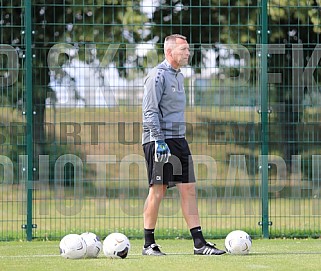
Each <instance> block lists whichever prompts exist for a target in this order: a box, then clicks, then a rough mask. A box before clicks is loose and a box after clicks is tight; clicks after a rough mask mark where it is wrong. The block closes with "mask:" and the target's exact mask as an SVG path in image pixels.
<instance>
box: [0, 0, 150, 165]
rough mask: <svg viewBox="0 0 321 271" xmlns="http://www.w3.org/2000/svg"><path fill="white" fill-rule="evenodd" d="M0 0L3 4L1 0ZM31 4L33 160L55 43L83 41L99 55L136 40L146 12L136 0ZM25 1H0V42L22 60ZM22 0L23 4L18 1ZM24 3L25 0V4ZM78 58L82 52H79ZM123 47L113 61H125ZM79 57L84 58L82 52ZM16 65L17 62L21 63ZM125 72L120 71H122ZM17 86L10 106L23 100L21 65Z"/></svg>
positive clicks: (40, 139)
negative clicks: (51, 50) (49, 55)
mask: <svg viewBox="0 0 321 271" xmlns="http://www.w3.org/2000/svg"><path fill="white" fill-rule="evenodd" d="M3 2H4V3H3ZM31 2H32V3H31V5H32V26H31V27H32V31H33V37H32V43H33V45H32V50H33V55H34V58H33V64H32V65H33V70H32V71H25V72H32V73H33V83H32V84H33V107H34V112H35V113H36V114H35V115H34V119H33V128H32V129H33V131H34V133H33V135H34V138H33V141H34V150H35V151H34V157H35V161H34V162H35V164H37V160H38V157H39V155H40V154H45V152H46V145H47V144H48V143H47V140H46V129H45V109H46V107H45V104H46V98H47V97H48V96H49V95H53V93H52V90H51V89H50V88H49V87H48V84H49V80H50V70H49V67H48V63H47V55H48V52H49V50H50V48H51V47H52V46H54V45H55V44H58V43H65V44H71V45H72V46H75V47H77V48H81V47H83V46H84V45H85V44H95V45H97V46H100V47H101V48H100V50H98V54H99V56H101V57H102V56H103V55H104V53H105V50H107V46H108V45H109V44H112V43H119V44H126V43H134V42H137V41H139V40H141V34H140V33H141V32H142V29H143V28H144V27H145V25H144V22H145V21H146V17H145V16H144V15H143V14H141V12H140V8H139V1H138V0H135V1H129V0H128V1H123V0H88V1H86V2H84V1H78V0H76V1H75V0H33V1H31ZM28 3H29V2H27V1H20V0H12V1H6V2H5V1H1V20H2V29H1V43H3V44H9V45H11V46H13V47H14V48H16V50H17V52H18V53H19V55H20V56H21V63H23V54H24V50H26V49H28V50H29V49H30V48H25V44H24V38H25V37H24V28H25V25H24V18H25V6H24V5H27V4H28ZM23 4H24V5H23ZM29 4H30V3H29ZM83 57H84V56H83ZM125 57H126V54H125V50H123V51H122V50H119V52H118V55H117V61H118V63H119V66H121V63H123V62H124V61H125ZM84 58H85V57H84ZM21 66H22V64H21ZM123 75H125V74H123ZM19 76H20V79H19V82H18V83H17V84H19V91H17V92H11V93H8V96H7V97H6V98H7V99H6V101H3V102H6V103H11V104H12V106H13V107H15V106H16V105H17V103H18V102H19V101H21V103H22V104H24V102H25V101H24V98H25V93H24V86H23V84H22V82H24V79H23V78H24V73H23V70H21V73H20V75H19Z"/></svg>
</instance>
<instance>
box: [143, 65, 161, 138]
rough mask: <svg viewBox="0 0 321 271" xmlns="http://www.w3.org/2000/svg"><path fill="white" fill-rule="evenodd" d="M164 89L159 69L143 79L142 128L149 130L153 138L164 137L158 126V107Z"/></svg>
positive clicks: (159, 112) (159, 113)
mask: <svg viewBox="0 0 321 271" xmlns="http://www.w3.org/2000/svg"><path fill="white" fill-rule="evenodd" d="M163 91H164V77H163V72H162V70H160V69H155V70H153V71H151V72H150V74H149V75H148V76H147V77H146V79H145V81H144V96H143V108H142V109H143V129H144V131H150V135H151V137H152V139H153V140H160V139H164V135H163V133H162V130H161V126H160V115H161V113H162V112H161V111H160V107H159V103H160V101H161V99H162V94H163Z"/></svg>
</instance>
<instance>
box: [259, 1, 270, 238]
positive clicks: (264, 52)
mask: <svg viewBox="0 0 321 271" xmlns="http://www.w3.org/2000/svg"><path fill="white" fill-rule="evenodd" d="M267 18H268V14H267V0H262V2H261V60H260V61H261V63H260V64H261V78H260V79H261V80H260V89H261V136H262V137H261V138H262V145H261V154H262V159H261V171H262V174H261V178H262V179H261V183H262V221H261V225H262V234H263V237H264V238H268V237H269V202H268V190H269V183H268V152H269V148H268V147H269V146H268V143H269V126H268V125H269V123H268V114H269V112H268V111H269V110H268V70H267V58H268V19H267Z"/></svg>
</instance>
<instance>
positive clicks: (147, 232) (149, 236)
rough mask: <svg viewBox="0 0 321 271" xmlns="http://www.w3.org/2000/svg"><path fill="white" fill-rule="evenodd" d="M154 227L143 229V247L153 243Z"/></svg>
mask: <svg viewBox="0 0 321 271" xmlns="http://www.w3.org/2000/svg"><path fill="white" fill-rule="evenodd" d="M154 230H155V229H144V237H145V244H144V247H145V248H146V247H148V246H150V245H151V244H155V235H154Z"/></svg>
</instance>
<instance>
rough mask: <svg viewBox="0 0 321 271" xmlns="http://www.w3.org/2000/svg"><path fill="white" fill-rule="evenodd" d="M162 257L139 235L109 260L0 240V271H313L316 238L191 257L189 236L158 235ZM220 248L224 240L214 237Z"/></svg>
mask: <svg viewBox="0 0 321 271" xmlns="http://www.w3.org/2000/svg"><path fill="white" fill-rule="evenodd" d="M158 241H159V244H160V245H161V246H162V249H163V251H164V252H166V253H167V255H166V256H164V257H149V256H142V255H141V248H142V240H137V239H135V240H130V242H131V250H130V252H129V255H128V257H127V258H125V259H109V258H106V257H105V256H104V254H103V253H101V254H100V255H99V257H98V258H97V259H79V260H70V259H64V258H62V257H61V256H60V255H59V242H57V241H43V242H41V241H32V242H25V241H22V242H1V243H0V270H1V271H7V270H10V271H11V270H12V271H15V270H24V271H38V270H45V271H51V270H55V271H56V270H57V271H64V270H68V271H80V270H95V271H99V270H108V271H112V270H117V271H127V270H128V271H129V270H130V271H136V270H137V271H143V270H157V271H162V270H164V271H165V270H166V271H168V270H186V271H189V270H191V271H192V270H193V271H196V270H202V271H206V270H211V271H212V270H237V271H242V270H247V271H248V270H278V271H282V270H319V268H320V257H321V240H320V239H296V240H293V239H275V240H274V239H273V240H268V239H257V240H253V244H252V249H251V252H250V254H249V255H243V256H241V255H240V256H236V255H228V254H226V255H223V256H194V255H193V253H192V252H193V250H192V241H191V240H158ZM215 243H216V244H217V246H218V247H219V248H223V246H224V240H215Z"/></svg>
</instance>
